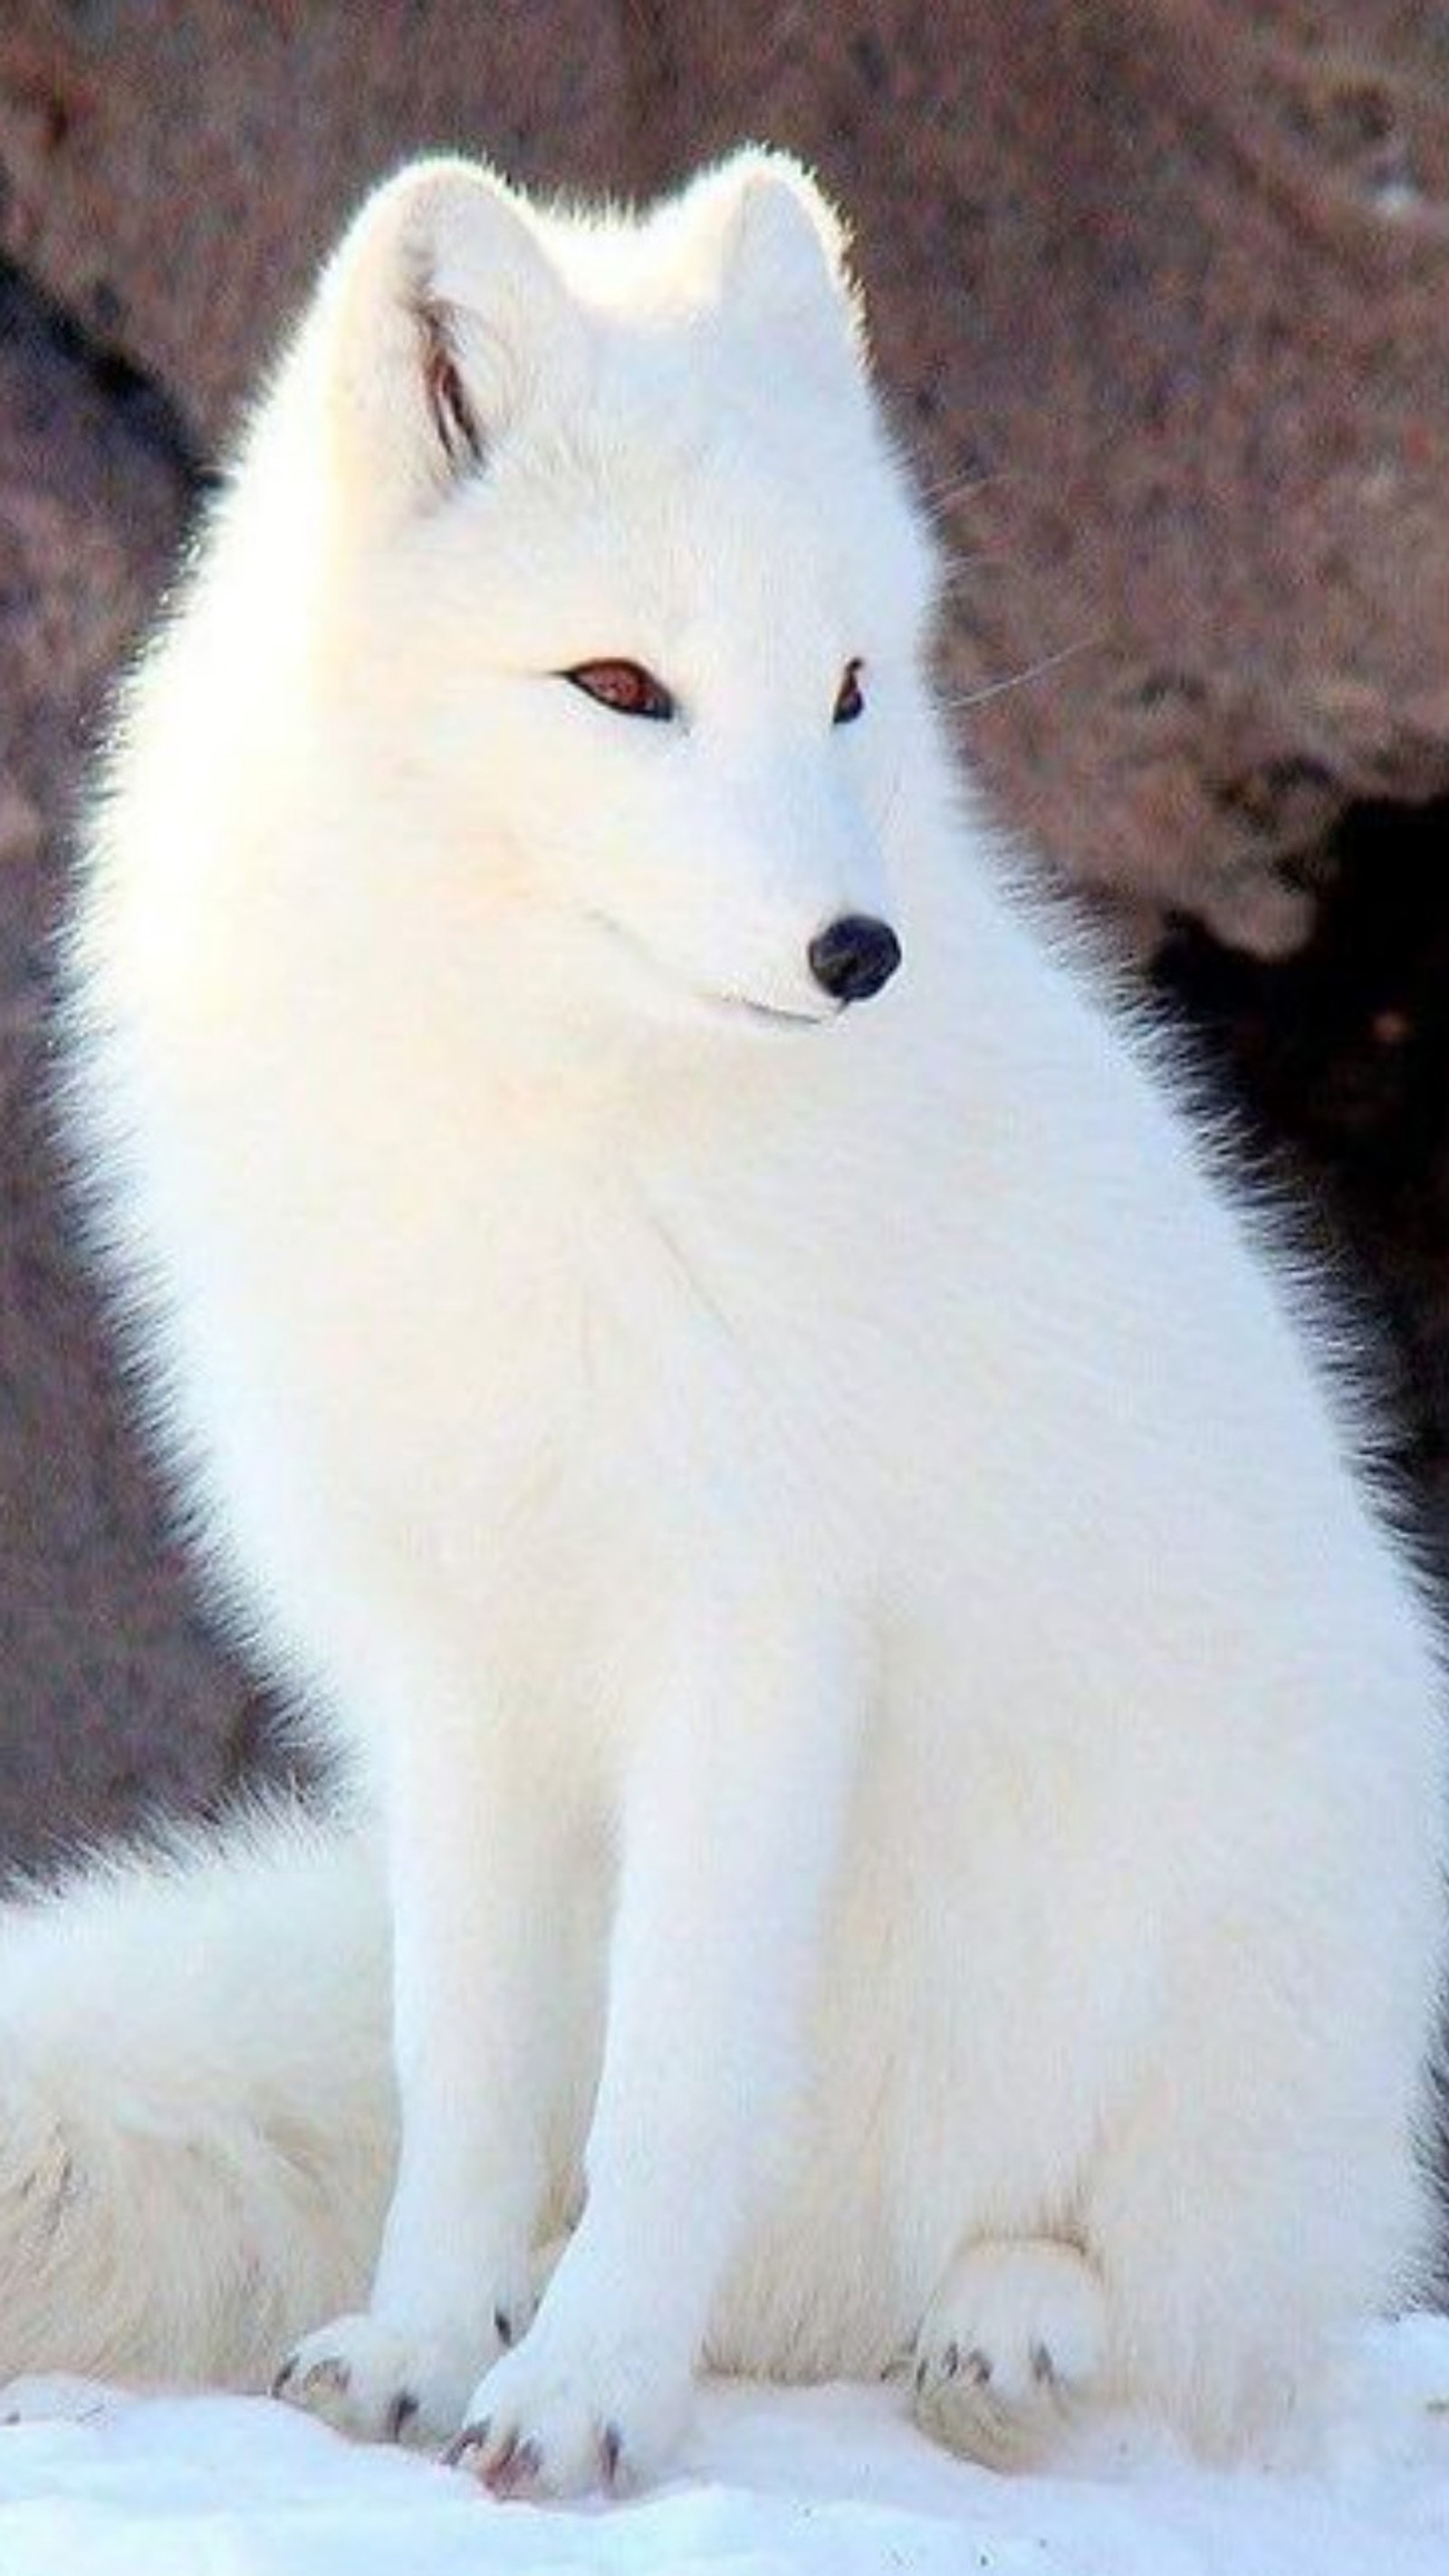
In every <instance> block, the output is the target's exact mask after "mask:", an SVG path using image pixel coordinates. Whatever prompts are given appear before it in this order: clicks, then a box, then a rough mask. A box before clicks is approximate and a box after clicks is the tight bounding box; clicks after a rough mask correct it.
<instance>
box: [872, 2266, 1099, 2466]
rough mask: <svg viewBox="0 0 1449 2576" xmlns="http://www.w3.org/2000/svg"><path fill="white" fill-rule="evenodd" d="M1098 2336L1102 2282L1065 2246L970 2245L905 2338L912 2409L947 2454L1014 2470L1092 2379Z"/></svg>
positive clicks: (1034, 2454)
mask: <svg viewBox="0 0 1449 2576" xmlns="http://www.w3.org/2000/svg"><path fill="white" fill-rule="evenodd" d="M1106 2342H1107V2314H1106V2300H1105V2296H1104V2293H1103V2289H1102V2284H1101V2281H1100V2280H1099V2278H1098V2276H1097V2274H1096V2272H1095V2271H1094V2270H1093V2268H1092V2266H1091V2264H1090V2263H1088V2261H1087V2260H1086V2258H1085V2256H1084V2255H1082V2254H1079V2253H1078V2252H1077V2251H1076V2249H1075V2248H1074V2247H1072V2246H1070V2245H1059V2244H1055V2243H1052V2242H1049V2241H1048V2240H1047V2239H1045V2238H1034V2239H1023V2240H1021V2241H1020V2242H1018V2243H1013V2244H1004V2245H974V2246H972V2247H971V2248H970V2249H969V2251H968V2252H966V2253H965V2254H963V2255H962V2256H961V2257H960V2259H959V2261H958V2262H956V2263H955V2264H953V2266H952V2268H951V2270H950V2272H949V2273H948V2275H947V2277H946V2280H945V2282H944V2283H943V2285H942V2287H941V2289H940V2290H939V2291H938V2293H937V2295H936V2298H935V2299H934V2300H933V2302H932V2304H931V2307H930V2309H929V2311H928V2312H927V2316H926V2320H925V2323H924V2325H923V2326H922V2328H921V2331H920V2334H919V2335H918V2337H917V2339H916V2349H915V2356H914V2365H913V2371H914V2384H913V2392H912V2408H911V2411H912V2413H913V2414H914V2416H915V2419H916V2422H917V2423H918V2424H919V2425H920V2427H921V2429H922V2431H923V2432H925V2433H929V2434H930V2435H931V2436H932V2438H933V2439H934V2440H936V2441H938V2442H943V2443H945V2445H946V2447H947V2449H948V2450H952V2451H960V2452H962V2453H963V2454H964V2455H965V2457H966V2458H967V2459H971V2460H979V2461H981V2462H982V2463H983V2464H984V2465H985V2466H986V2467H988V2468H1002V2469H1006V2468H1022V2467H1025V2466H1027V2465H1028V2464H1029V2463H1031V2462H1032V2461H1033V2460H1035V2459H1037V2458H1039V2457H1040V2455H1041V2453H1042V2452H1043V2451H1044V2450H1046V2449H1048V2448H1049V2447H1050V2444H1051V2441H1052V2439H1053V2436H1054V2435H1055V2434H1057V2433H1058V2432H1059V2431H1060V2430H1061V2429H1062V2427H1063V2425H1064V2423H1065V2422H1066V2421H1067V2420H1068V2419H1069V2418H1070V2416H1071V2414H1072V2412H1073V2409H1074V2407H1075V2405H1076V2404H1077V2402H1078V2400H1079V2399H1080V2398H1081V2397H1082V2396H1083V2395H1084V2394H1085V2393H1086V2392H1087V2391H1088V2390H1090V2388H1091V2385H1092V2383H1093V2381H1094V2380H1096V2379H1097V2378H1098V2376H1099V2374H1100V2372H1101V2368H1102V2362H1103V2357H1104V2354H1105V2350H1106Z"/></svg>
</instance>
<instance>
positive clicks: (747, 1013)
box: [589, 909, 840, 1029]
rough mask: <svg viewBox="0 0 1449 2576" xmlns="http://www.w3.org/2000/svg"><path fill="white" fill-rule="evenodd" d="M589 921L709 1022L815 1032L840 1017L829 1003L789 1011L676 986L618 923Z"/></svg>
mask: <svg viewBox="0 0 1449 2576" xmlns="http://www.w3.org/2000/svg"><path fill="white" fill-rule="evenodd" d="M589 918H590V920H591V921H593V922H594V924H595V925H596V927H597V928H598V929H600V930H606V931H607V932H608V934H609V936H610V938H611V939H614V940H617V941H618V942H619V944H620V945H621V946H622V947H623V948H625V949H627V950H628V952H629V955H630V956H631V957H632V958H633V959H634V961H635V963H636V965H639V966H642V967H643V968H644V969H645V970H646V972H647V973H648V975H649V978H650V980H651V982H652V983H654V984H655V985H663V986H668V987H670V988H672V989H673V991H674V992H675V993H676V994H679V993H681V992H683V993H688V994H690V995H691V996H692V998H693V999H694V1000H695V1001H696V1002H698V1003H699V1004H700V1005H701V1006H702V1008H703V1009H704V1010H706V1011H708V1013H709V1015H710V1017H711V1018H712V1019H717V1020H726V1021H729V1022H731V1023H732V1024H733V1025H734V1026H736V1027H738V1026H739V1025H740V1024H741V1022H744V1023H746V1024H750V1023H753V1025H754V1026H755V1027H757V1028H767V1029H818V1028H823V1027H824V1026H825V1025H826V1023H827V1021H830V1020H838V1019H839V1017H840V1006H839V1004H838V1003H829V1004H828V1005H827V1006H826V1008H825V1009H823V1010H819V1011H802V1010H792V1009H791V1007H790V1005H789V1004H788V1003H786V1002H762V1001H761V1000H760V999H759V998H758V996H757V995H755V994H753V993H737V992H723V993H719V992H711V991H710V989H709V987H708V986H707V985H703V984H677V983H675V981H674V978H673V976H672V975H671V974H670V972H669V970H668V968H667V967H666V966H665V965H664V964H663V963H662V962H661V960H660V959H659V958H658V957H656V956H655V955H654V953H653V951H652V950H651V949H649V948H647V947H646V946H645V944H644V942H643V940H642V939H638V938H636V937H635V935H634V933H633V931H631V930H626V929H625V927H624V924H623V923H622V922H621V921H615V920H614V918H613V916H612V915H611V914H610V913H607V912H601V911H599V910H597V909H591V910H590V914H589Z"/></svg>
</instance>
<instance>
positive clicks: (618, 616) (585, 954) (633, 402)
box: [258, 151, 932, 1043]
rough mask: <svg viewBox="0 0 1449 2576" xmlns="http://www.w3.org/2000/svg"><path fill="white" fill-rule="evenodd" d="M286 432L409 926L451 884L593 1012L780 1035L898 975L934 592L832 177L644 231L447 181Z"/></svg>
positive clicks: (349, 314)
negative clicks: (903, 840)
mask: <svg viewBox="0 0 1449 2576" xmlns="http://www.w3.org/2000/svg"><path fill="white" fill-rule="evenodd" d="M275 409H276V411H277V415H278V419H279V421H280V422H281V424H282V428H283V434H282V436H281V437H280V440H279V442H278V443H277V462H278V467H279V470H281V469H283V468H284V469H285V470H286V471H287V472H288V473H290V474H293V475H295V474H296V473H297V471H298V470H299V465H300V464H301V462H302V459H301V451H302V450H303V449H304V448H305V449H306V451H307V456H306V466H307V468H308V469H309V477H310V480H311V482H312V486H313V489H314V492H315V496H316V500H315V508H316V514H317V518H318V521H319V524H320V529H321V534H320V537H319V536H318V534H317V531H316V529H315V528H314V530H313V533H312V537H311V539H310V540H309V542H310V543H312V544H313V545H314V546H320V550H321V557H322V562H323V570H322V577H321V579H320V580H319V581H318V582H317V584H316V597H317V599H318V600H319V601H321V602H325V603H326V609H325V618H324V623H325V625H326V638H325V642H324V644H323V645H322V646H321V647H320V648H319V650H318V652H317V654H316V656H315V667H316V668H317V669H319V670H321V671H323V672H325V673H326V675H327V677H326V690H327V694H328V699H329V705H330V707H331V709H332V711H333V712H334V713H336V712H338V711H341V712H342V713H343V714H344V715H345V717H346V719H347V721H348V723H349V725H350V728H351V731H350V743H351V749H350V751H349V753H348V754H347V755H346V756H347V758H348V760H349V761H351V762H354V763H355V764H359V765H360V767H361V768H362V770H364V771H365V773H366V775H367V778H368V780H369V782H370V784H371V787H372V789H373V790H374V792H375V796H376V802H377V810H378V811H379V812H385V813H386V816H387V818H388V833H389V836H390V838H391V840H392V843H393V846H392V848H391V850H390V852H389V853H388V856H387V860H386V864H388V865H390V866H392V867H394V868H395V869H396V870H397V872H398V875H399V878H400V880H401V881H402V883H403V884H404V886H405V887H406V890H407V894H408V899H409V900H410V901H411V900H415V901H416V902H418V903H423V902H425V901H427V900H428V889H427V887H426V885H425V884H424V882H423V879H424V877H425V875H426V872H427V871H428V870H429V869H430V868H431V869H432V870H434V871H435V872H441V874H442V875H443V876H444V877H445V878H446V881H447V886H448V889H449V896H448V900H449V902H450V903H451V904H452V905H453V906H454V917H455V919H456V921H457V923H458V927H457V931H456V936H457V938H458V939H459V940H460V941H463V942H464V943H466V941H467V940H468V939H469V938H472V937H478V938H487V939H488V940H489V941H490V943H493V944H494V947H495V953H496V954H507V953H508V943H509V940H510V936H512V937H513V938H514V940H515V941H516V943H517V946H518V954H519V957H520V959H522V958H523V957H524V955H525V954H526V955H527V956H528V957H529V958H530V959H532V960H533V961H534V962H535V963H537V962H538V961H539V959H540V958H542V959H544V960H545V961H546V972H547V975H548V976H549V977H550V978H551V979H552V981H553V984H554V986H555V988H556V989H557V990H558V991H561V992H564V993H566V995H567V999H568V1005H569V1007H570V1008H571V1009H574V1010H576V1011H585V1012H588V1011H598V1010H602V1011H604V1012H606V1013H609V1014H613V1015H615V1016H617V1015H618V1013H619V1012H620V1011H621V1010H622V1011H623V1012H624V1013H625V1014H627V1015H632V1016H633V1017H635V1018H637V1016H638V1015H639V1014H641V1013H642V1014H644V1015H645V1016H646V1017H647V1018H648V1019H649V1020H650V1021H651V1022H655V1023H657V1022H659V1021H660V1020H663V1021H665V1022H667V1023H670V1024H685V1025H690V1026H694V1027H698V1026H699V1025H700V1024H701V1020H702V1019H707V1020H709V1021H712V1022H713V1023H715V1024H716V1025H717V1026H719V1027H721V1028H724V1027H735V1028H738V1029H739V1030H740V1031H744V1030H747V1029H748V1030H753V1031H755V1032H756V1033H760V1032H766V1031H768V1032H773V1033H780V1032H785V1031H788V1030H790V1029H798V1028H799V1027H801V1026H802V1025H805V1026H812V1027H813V1026H817V1025H820V1024H824V1023H828V1022H830V1021H832V1020H835V1019H838V1018H839V1016H840V1015H841V1013H842V1012H843V1011H845V1010H847V1009H848V1008H851V1007H852V1006H853V1007H856V1008H858V1007H859V1006H861V1005H862V1004H864V1003H866V1002H868V1001H869V1000H870V999H871V998H872V997H873V996H874V995H875V994H876V993H877V992H878V991H879V990H880V989H881V988H882V987H883V986H884V985H885V984H886V983H887V981H888V980H889V979H890V977H891V976H892V974H893V972H894V970H895V968H896V967H897V965H898V964H900V963H901V953H902V951H901V943H902V938H903V935H904V934H903V930H902V925H901V923H900V920H899V917H898V911H897V904H896V890H895V888H894V887H893V885H892V881H891V870H890V865H889V861H888V855H887V837H888V836H887V833H886V829H885V826H886V822H887V818H888V815H889V812H890V809H891V806H892V803H893V799H894V797H895V794H896V791H897V789H898V787H899V784H900V769H901V762H902V757H903V753H902V739H903V735H902V723H901V715H902V709H903V706H904V704H905V701H906V700H907V698H908V697H909V694H910V692H911V691H912V689H913V688H918V685H919V683H918V679H917V673H918V670H919V663H920V653H921V643H922V632H923V627H924V623H925V620H926V617H927V614H928V610H929V606H930V594H931V586H932V573H931V563H930V555H929V548H928V545H927V543H926V540H925V538H924V536H923V534H922V531H921V528H920V526H919V523H918V520H917V517H916V514H915V511H914V508H913V506H912V503H911V501H910V499H909V497H908V494H907V492H906V489H905V485H904V481H903V478H902V477H901V476H900V475H899V473H898V472H897V470H896V468H895V466H894V463H893V461H892V459H891V456H890V452H889V448H888V444H887V440H886V437H885V433H884V431H883V429H882V426H881V423H880V420H879V417H878V415H877V411H876V407H875V402H874V398H873V395H872V393H871V389H870V386H869V381H868V375H867V367H866V360H865V354H864V347H863V334H862V328H861V321H860V314H859V309H858V303H857V299H856V296H855V293H854V290H853V288H852V286H851V283H850V281H849V278H848V274H847V271H846V265H845V249H844V242H843V237H842V233H841V228H840V225H839V223H838V221H837V219H836V217H835V215H834V214H833V212H832V210H831V209H830V207H829V206H828V205H827V203H826V201H825V200H824V198H823V197H822V196H821V195H820V193H819V191H818V190H817V189H816V188H815V186H814V185H813V183H812V182H811V181H810V179H809V178H808V177H807V176H806V175H805V173H804V172H803V171H802V170H800V169H799V168H798V167H797V166H796V165H795V164H794V163H793V162H791V161H789V160H787V159H785V158H783V157H780V156H777V155H774V154H769V153H764V152H758V151H751V152H746V153H744V154H741V155H740V156H739V157H737V158H735V159H734V160H731V161H730V162H728V163H727V164H726V165H725V166H723V167H722V168H720V169H718V170H715V171H713V172H711V173H708V174H707V175H706V176H704V177H703V178H702V179H700V180H698V181H697V182H696V183H695V184H694V185H692V186H691V187H690V188H688V189H687V190H686V191H685V192H684V193H683V194H682V195H681V196H679V197H678V198H676V199H674V200H672V201H670V202H669V203H667V204H664V205H663V206H661V207H659V208H658V209H656V210H655V211H653V212H652V213H649V214H647V215H645V216H643V217H641V218H638V219H631V218H625V217H622V216H618V217H608V218H585V217H578V218H576V217H572V216H569V215H567V214H561V213H556V212H545V211H541V210H539V209H536V208H535V207H533V206H532V205H531V204H529V203H528V202H527V201H526V200H525V199H524V198H523V197H521V196H520V195H519V194H518V193H516V192H515V191H514V190H512V189H511V188H510V187H508V186H507V185H506V184H505V183H504V182H503V181H502V180H500V179H499V178H497V177H496V176H494V175H492V174H491V173H490V172H488V171H487V170H485V169H482V168H480V167H478V166H475V165H473V164H470V163H467V162H461V161H428V162H423V163H420V164H418V165H415V166H414V167H412V168H410V169H408V170H405V171H404V172H403V173H402V174H401V176H400V177H398V178H396V179H395V180H393V181H392V182H390V183H389V184H388V185H387V186H385V187H383V188H382V189H381V190H380V191H379V192H378V193H377V194H376V195H375V196H374V197H373V198H372V199H371V200H370V202H369V203H368V204H367V205H365V206H364V208H363V210H362V212H361V214H360V215H359V216H358V218H357V220H356V222H355V223H354V225H353V227H352V229H351V231H350V232H349V233H348V235H347V236H346V237H345V238H344V240H343V242H342V244H341V246H340V248H339V250H338V251H337V253H336V254H335V256H334V258H333V261H332V263H331V265H330V267H329V269H328V270H327V272H326V273H325V275H324V278H323V281H322V285H321V287H320V290H319V293H318V296H317V299H316V302H315V304H314V307H313V310H312V312H311V314H310V316H309V317H308V320H307V322H306V324H305V326H304V329H303V332H302V335H301V338H300V340H299V343H298V346H297V349H296V351H295V352H294V356H293V359H292V361H291V366H290V370H289V371H288V372H287V373H284V376H283V379H282V382H281V385H280V386H279V390H278V395H277V398H276V403H275ZM266 450H267V422H266V416H265V415H264V416H263V422H262V433H261V436H260V438H259V442H258V469H259V471H260V470H263V469H264V466H265V456H266ZM465 889H466V893H465V891H464V890H465ZM460 907H461V908H460ZM906 964H907V967H909V959H908V958H907V960H906ZM519 971H520V973H523V974H525V975H526V972H527V970H526V969H525V968H523V967H522V966H520V970H519ZM775 1042H777V1043H778V1042H780V1041H779V1037H778V1035H777V1036H776V1041H775Z"/></svg>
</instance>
